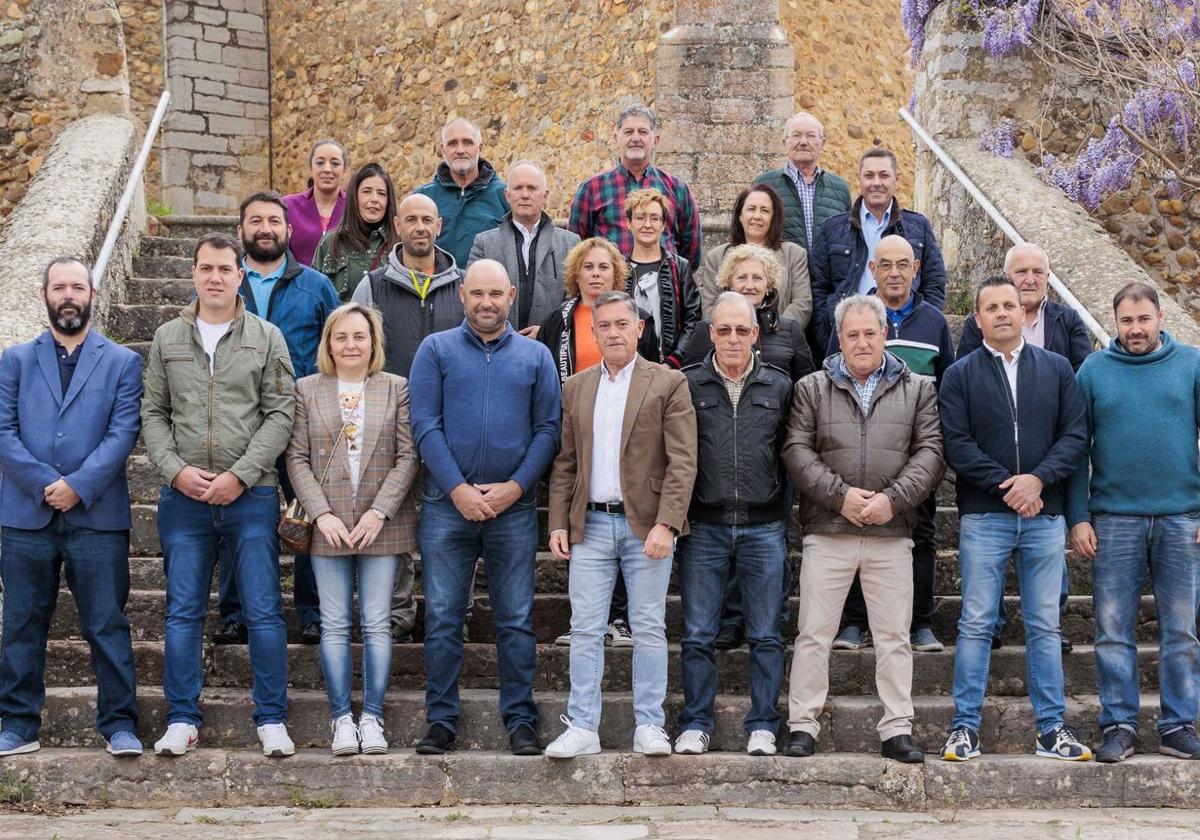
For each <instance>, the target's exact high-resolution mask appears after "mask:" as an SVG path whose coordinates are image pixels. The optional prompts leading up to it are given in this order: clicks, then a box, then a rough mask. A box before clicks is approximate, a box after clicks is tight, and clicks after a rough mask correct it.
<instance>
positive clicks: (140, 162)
mask: <svg viewBox="0 0 1200 840" xmlns="http://www.w3.org/2000/svg"><path fill="white" fill-rule="evenodd" d="M170 101H171V91H169V90H164V91H163V92H162V96H160V97H159V98H158V107H157V108H155V109H154V116H152V117H151V118H150V125H149V126H147V127H146V137H145V138H144V139H143V140H142V148H141V150H140V151H139V152H138V156H137V159H136V160H135V161H134V162H133V169H131V170H129V179H128V180H127V181H126V182H125V191H124V192H123V193H121V200H120V201H119V202H117V209H116V211H115V212H114V213H113V217H112V221H111V222H109V224H108V233H107V234H105V236H104V244H103V245H101V246H100V254H99V255H98V256H97V257H96V266H95V268H93V269H92V282H93V285H94V286H95V288H96V289H99V288H100V281H101V280H102V279H103V278H104V272H105V271H106V270H107V269H108V261H109V260H110V259H112V253H113V249H114V248H116V247H117V237H119V236H120V235H121V228H123V227H124V226H125V215H126V214H127V213H128V212H129V205H130V204H131V203H132V202H133V194H134V192H135V191H136V190H137V188H138V184H140V183H141V180H142V173H143V172H144V171H145V169H146V160H147V159H148V158H149V157H150V147H151V146H153V145H154V138H155V136H156V135H157V134H158V129H159V126H161V125H162V121H163V117H165V116H166V114H167V103H168V102H170Z"/></svg>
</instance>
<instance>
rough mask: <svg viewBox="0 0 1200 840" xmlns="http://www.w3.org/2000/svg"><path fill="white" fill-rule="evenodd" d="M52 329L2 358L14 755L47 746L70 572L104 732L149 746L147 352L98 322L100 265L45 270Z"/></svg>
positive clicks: (0, 702) (4, 654) (120, 742)
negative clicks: (139, 660)
mask: <svg viewBox="0 0 1200 840" xmlns="http://www.w3.org/2000/svg"><path fill="white" fill-rule="evenodd" d="M41 299H42V301H43V302H44V303H45V304H46V313H47V315H48V317H49V320H50V329H48V330H47V331H46V332H44V333H42V334H41V335H40V336H38V337H37V338H36V339H34V340H33V341H30V342H26V343H24V344H17V345H14V346H12V347H10V348H8V350H6V351H5V353H4V355H3V356H2V357H0V468H2V470H3V471H2V473H0V576H2V578H3V582H4V635H3V649H2V651H0V756H4V755H16V754H18V753H28V752H33V751H34V750H37V749H38V748H39V747H40V744H39V743H38V740H37V738H38V729H39V728H40V726H41V711H42V703H43V701H44V700H45V697H46V689H45V685H44V682H43V672H44V669H45V664H46V637H47V633H48V631H49V628H50V618H51V616H52V615H53V613H54V607H55V604H56V602H57V600H58V586H59V573H60V569H61V568H62V567H63V566H65V567H66V574H67V585H68V586H69V587H70V588H71V594H72V595H73V596H74V598H75V604H76V606H77V607H78V610H79V623H80V625H81V629H82V631H83V636H84V638H86V639H87V641H88V644H89V645H90V646H91V651H92V664H93V667H94V668H95V671H96V687H97V696H96V706H97V719H96V728H97V729H99V730H100V734H101V735H103V736H104V740H105V741H106V742H107V744H108V751H109V752H110V753H112V754H113V755H140V754H141V752H142V745H141V743H140V742H139V741H138V739H137V736H136V735H135V734H134V733H135V731H136V730H137V703H136V700H135V688H134V671H133V645H132V643H131V641H130V634H129V621H128V620H127V619H126V618H125V615H124V610H125V601H126V599H127V598H128V596H129V528H130V513H129V486H128V484H127V482H126V477H125V460H126V459H127V458H128V457H129V453H130V452H131V451H132V450H133V445H134V443H135V442H136V441H137V435H138V426H139V422H138V410H139V407H140V401H141V396H142V360H141V357H140V356H138V354H137V353H134V352H133V351H132V350H128V349H126V348H124V347H121V346H119V345H116V344H114V343H113V342H111V341H109V340H108V339H107V338H105V337H104V336H102V335H100V333H98V332H96V331H95V330H93V329H90V328H89V325H88V321H89V319H90V316H91V311H92V304H93V303H94V302H95V299H96V292H95V290H94V289H93V287H92V282H91V275H90V272H89V270H88V268H87V266H85V265H83V264H82V263H81V262H79V261H78V260H75V259H71V258H59V259H56V260H53V261H52V262H51V263H50V264H49V265H48V266H47V267H46V270H45V271H44V272H43V274H42V291H41Z"/></svg>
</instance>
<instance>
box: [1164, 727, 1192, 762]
mask: <svg viewBox="0 0 1200 840" xmlns="http://www.w3.org/2000/svg"><path fill="white" fill-rule="evenodd" d="M1158 751H1159V752H1160V753H1162V754H1163V755H1173V756H1175V757H1176V758H1191V759H1196V758H1200V738H1197V737H1196V727H1194V726H1192V725H1190V724H1189V725H1187V726H1181V727H1180V728H1179V729H1176V730H1175V731H1174V732H1168V733H1167V734H1166V735H1162V736H1161V740H1160V741H1159V744H1158Z"/></svg>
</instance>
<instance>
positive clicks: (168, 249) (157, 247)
mask: <svg viewBox="0 0 1200 840" xmlns="http://www.w3.org/2000/svg"><path fill="white" fill-rule="evenodd" d="M236 225H237V222H236V220H235V221H234V226H235V227H236ZM221 232H222V233H224V232H225V231H224V230H222V231H221ZM231 232H232V231H231ZM197 239H199V236H149V235H147V236H143V237H142V241H141V243H140V247H139V249H138V252H139V253H140V254H142V255H143V256H146V257H187V258H189V259H191V256H192V252H193V251H194V250H195V248H196V240H197Z"/></svg>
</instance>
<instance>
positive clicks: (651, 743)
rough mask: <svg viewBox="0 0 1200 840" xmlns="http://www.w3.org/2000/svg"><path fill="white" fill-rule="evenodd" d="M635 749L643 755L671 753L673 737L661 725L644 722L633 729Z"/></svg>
mask: <svg viewBox="0 0 1200 840" xmlns="http://www.w3.org/2000/svg"><path fill="white" fill-rule="evenodd" d="M633 751H634V752H637V753H641V754H642V755H670V754H671V739H670V738H668V737H667V732H666V730H665V729H663V728H662V727H661V726H657V725H656V724H653V723H643V724H642V725H641V726H639V727H638V728H637V729H635V730H633Z"/></svg>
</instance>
